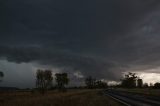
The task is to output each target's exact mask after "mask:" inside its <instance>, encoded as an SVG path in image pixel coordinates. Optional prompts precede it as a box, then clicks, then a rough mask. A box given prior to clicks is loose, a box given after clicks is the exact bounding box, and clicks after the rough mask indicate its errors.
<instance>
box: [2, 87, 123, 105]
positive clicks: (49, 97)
mask: <svg viewBox="0 0 160 106" xmlns="http://www.w3.org/2000/svg"><path fill="white" fill-rule="evenodd" d="M0 106H121V105H120V104H119V103H117V102H115V101H114V100H112V99H111V98H108V97H106V96H103V95H102V94H101V93H100V92H99V91H98V90H72V91H68V92H66V93H59V92H56V91H50V92H48V93H47V94H45V95H44V96H43V95H40V94H38V93H35V94H31V93H30V92H13V93H1V94H0Z"/></svg>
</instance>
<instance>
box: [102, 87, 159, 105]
mask: <svg viewBox="0 0 160 106" xmlns="http://www.w3.org/2000/svg"><path fill="white" fill-rule="evenodd" d="M104 94H105V95H107V96H110V97H111V98H113V99H115V100H117V101H119V102H121V103H122V104H124V105H126V106H160V98H155V97H151V96H146V95H140V94H136V93H128V92H124V91H117V90H105V91H104Z"/></svg>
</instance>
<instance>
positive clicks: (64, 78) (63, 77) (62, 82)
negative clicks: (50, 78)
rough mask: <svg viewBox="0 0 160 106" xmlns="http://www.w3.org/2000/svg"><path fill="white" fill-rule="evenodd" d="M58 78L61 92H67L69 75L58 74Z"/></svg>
mask: <svg viewBox="0 0 160 106" xmlns="http://www.w3.org/2000/svg"><path fill="white" fill-rule="evenodd" d="M55 76H56V82H57V87H58V89H59V90H60V91H65V90H66V89H65V85H67V84H68V83H69V78H68V74H67V73H57V74H55Z"/></svg>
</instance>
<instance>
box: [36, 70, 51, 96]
mask: <svg viewBox="0 0 160 106" xmlns="http://www.w3.org/2000/svg"><path fill="white" fill-rule="evenodd" d="M52 80H53V77H52V71H51V70H37V76H36V86H37V88H38V89H39V90H40V92H41V93H42V94H44V93H45V91H46V90H47V89H48V88H49V87H51V86H52Z"/></svg>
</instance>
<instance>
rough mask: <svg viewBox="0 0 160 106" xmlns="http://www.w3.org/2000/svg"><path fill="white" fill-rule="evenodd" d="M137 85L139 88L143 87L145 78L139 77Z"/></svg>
mask: <svg viewBox="0 0 160 106" xmlns="http://www.w3.org/2000/svg"><path fill="white" fill-rule="evenodd" d="M137 87H138V88H142V87H143V80H142V79H138V80H137Z"/></svg>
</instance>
